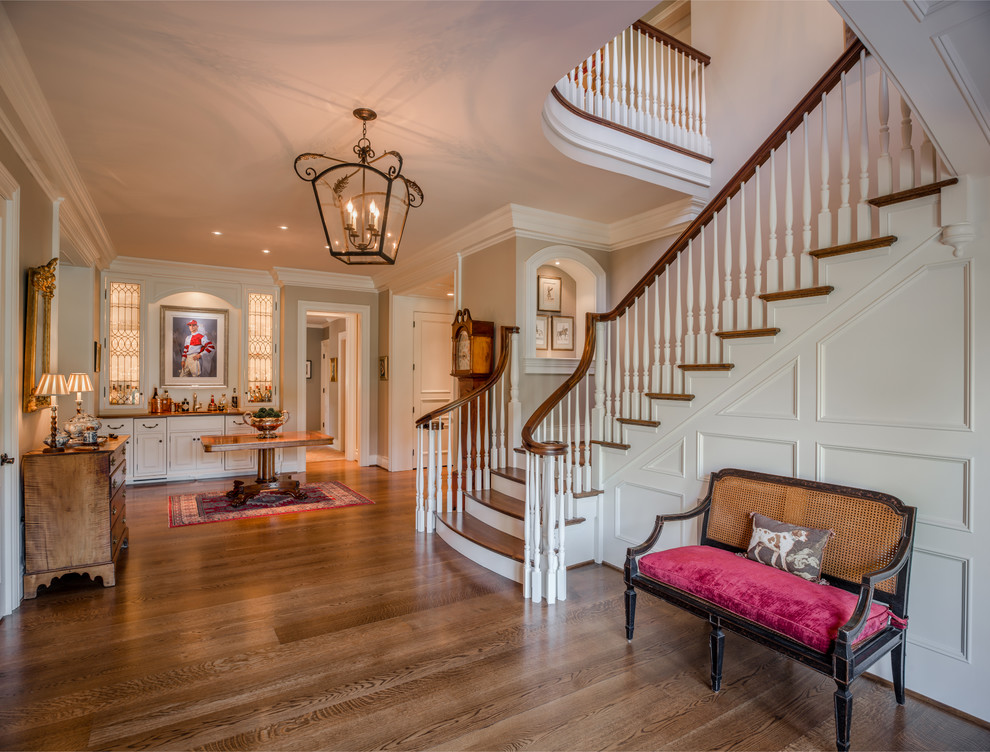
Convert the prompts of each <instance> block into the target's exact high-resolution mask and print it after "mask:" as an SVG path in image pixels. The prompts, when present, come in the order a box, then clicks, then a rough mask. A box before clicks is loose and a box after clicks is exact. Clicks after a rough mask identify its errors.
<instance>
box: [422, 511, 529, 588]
mask: <svg viewBox="0 0 990 752" xmlns="http://www.w3.org/2000/svg"><path fill="white" fill-rule="evenodd" d="M437 535H439V536H440V538H441V540H443V541H444V542H445V543H446V544H447V545H448V546H450V547H451V548H452V549H454V550H455V551H457V552H458V553H459V554H461V555H462V556H465V557H466V558H468V559H470V560H471V561H473V562H474V563H475V564H479V565H480V566H483V567H484V568H485V569H488V570H490V571H492V572H494V573H495V574H498V575H501V576H502V577H506V578H508V579H510V580H512V581H513V582H518V583H522V581H523V575H524V568H523V565H522V562H518V561H516V560H515V559H510V558H509V557H507V556H502V555H501V554H497V553H495V552H494V551H490V550H489V549H487V548H485V547H484V546H479V545H478V544H477V543H474V542H473V541H469V540H468V539H467V538H463V537H461V536H460V535H458V534H457V533H456V532H454V531H453V530H451V529H450V528H449V527H447V526H446V525H445V524H444V523H443V522H442V521H441V520H437Z"/></svg>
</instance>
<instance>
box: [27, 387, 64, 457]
mask: <svg viewBox="0 0 990 752" xmlns="http://www.w3.org/2000/svg"><path fill="white" fill-rule="evenodd" d="M34 393H35V395H37V396H38V397H51V398H52V435H51V436H50V437H49V438H47V439H45V443H46V444H47V445H48V448H47V449H45V450H43V451H45V452H64V451H65V447H64V446H58V442H57V437H58V406H57V405H56V403H55V400H56V398H57V397H58V395H60V394H68V393H69V389H68V387H67V385H66V383H65V376H63V375H62V374H60V373H43V374H41V379H40V380H39V381H38V386H36V387H35V389H34Z"/></svg>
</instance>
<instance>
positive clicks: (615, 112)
mask: <svg viewBox="0 0 990 752" xmlns="http://www.w3.org/2000/svg"><path fill="white" fill-rule="evenodd" d="M620 42H621V38H620V37H616V38H615V39H613V40H612V76H611V81H612V101H611V104H610V106H611V108H612V113H611V115H610V116H609V120H611V121H612V122H613V123H621V122H622V110H621V108H620V106H619V77H620V73H619V44H620Z"/></svg>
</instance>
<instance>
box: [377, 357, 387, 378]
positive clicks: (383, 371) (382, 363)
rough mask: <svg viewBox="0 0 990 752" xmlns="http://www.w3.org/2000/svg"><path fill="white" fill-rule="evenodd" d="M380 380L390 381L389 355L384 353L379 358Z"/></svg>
mask: <svg viewBox="0 0 990 752" xmlns="http://www.w3.org/2000/svg"><path fill="white" fill-rule="evenodd" d="M378 380H379V381H388V355H382V356H381V357H380V358H379V359H378Z"/></svg>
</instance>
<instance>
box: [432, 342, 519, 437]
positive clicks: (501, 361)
mask: <svg viewBox="0 0 990 752" xmlns="http://www.w3.org/2000/svg"><path fill="white" fill-rule="evenodd" d="M518 331H519V327H518V326H503V327H502V341H501V347H502V352H500V353H499V356H498V363H496V364H495V370H494V371H492V373H491V375H490V376H489V377H488V378H487V379H485V382H484V383H483V384H482V385H481V386H479V387H478V388H477V389H475V390H474V391H472V392H468V393H467V394H465V395H464V396H463V397H458V398H457V399H455V400H453V401H451V402H448V403H447V404H446V405H443V406H442V407H438V408H437V409H436V410H432V411H430V412H428V413H427V414H426V415H424V416H422V417H421V418H418V419H417V420H416V428H421V427H422V426H424V425H426V424H427V423H431V422H432V421H434V420H436V419H437V418H439V417H440V416H442V415H446V414H447V413H449V412H450V411H451V410H455V409H457V408H458V407H461V406H462V405H465V404H467V403H468V402H470V401H471V400H472V399H474V398H475V397H477V396H478V395H479V394H481V393H482V392H484V391H486V390H488V389H491V388H492V386H494V385H495V382H497V381H498V380H499V378H501V376H502V374H503V373H505V368H506V366H507V365H508V364H509V354H510V352H511V349H512V335H513V334H515V333H516V332H518Z"/></svg>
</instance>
